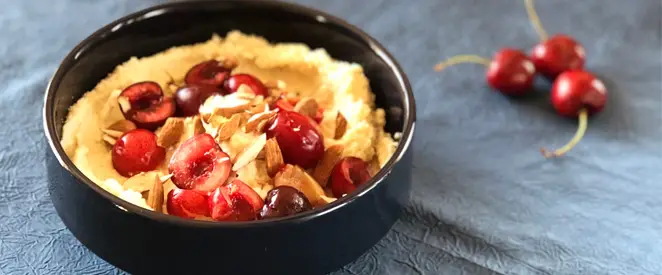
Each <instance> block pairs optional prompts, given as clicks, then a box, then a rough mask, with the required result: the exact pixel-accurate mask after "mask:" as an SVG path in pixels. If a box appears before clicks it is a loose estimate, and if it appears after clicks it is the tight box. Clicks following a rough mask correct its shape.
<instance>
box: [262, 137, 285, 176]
mask: <svg viewBox="0 0 662 275" xmlns="http://www.w3.org/2000/svg"><path fill="white" fill-rule="evenodd" d="M264 155H265V158H266V162H267V174H268V175H269V176H270V177H273V176H275V175H276V173H278V170H280V168H281V167H282V166H283V164H285V162H284V161H283V154H282V152H281V151H280V147H279V146H278V142H277V141H276V138H270V139H269V140H267V143H266V144H265V145H264Z"/></svg>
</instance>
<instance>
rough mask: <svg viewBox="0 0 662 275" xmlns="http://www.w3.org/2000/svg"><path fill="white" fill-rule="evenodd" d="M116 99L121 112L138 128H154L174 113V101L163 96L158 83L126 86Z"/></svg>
mask: <svg viewBox="0 0 662 275" xmlns="http://www.w3.org/2000/svg"><path fill="white" fill-rule="evenodd" d="M117 101H118V102H119V104H120V109H121V110H122V114H124V117H125V118H126V119H128V120H131V121H133V122H134V123H135V124H136V126H138V128H143V129H148V130H155V129H156V128H158V127H159V126H161V125H163V123H165V121H166V119H168V118H169V117H171V116H172V115H174V114H175V109H176V106H175V101H174V100H173V99H172V98H171V97H165V96H164V95H163V90H162V89H161V86H159V84H158V83H156V82H153V81H145V82H138V83H134V84H132V85H130V86H129V87H126V88H125V89H124V90H123V91H122V93H120V95H119V97H118V98H117Z"/></svg>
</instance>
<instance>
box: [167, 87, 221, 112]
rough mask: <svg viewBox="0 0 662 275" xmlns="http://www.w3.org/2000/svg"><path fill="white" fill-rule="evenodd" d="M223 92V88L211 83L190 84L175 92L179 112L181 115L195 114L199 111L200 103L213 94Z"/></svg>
mask: <svg viewBox="0 0 662 275" xmlns="http://www.w3.org/2000/svg"><path fill="white" fill-rule="evenodd" d="M215 94H222V92H221V90H220V89H218V88H216V87H214V86H209V85H195V84H188V85H185V86H182V87H180V88H179V89H177V92H175V102H176V103H177V112H178V113H179V115H181V116H194V115H197V114H198V113H199V110H200V105H202V104H203V103H205V100H207V98H209V97H210V96H212V95H215Z"/></svg>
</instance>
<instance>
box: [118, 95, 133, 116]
mask: <svg viewBox="0 0 662 275" xmlns="http://www.w3.org/2000/svg"><path fill="white" fill-rule="evenodd" d="M117 102H118V103H119V104H120V109H122V112H123V113H125V114H126V113H127V112H128V111H129V110H131V101H129V99H128V98H127V97H125V96H118V97H117Z"/></svg>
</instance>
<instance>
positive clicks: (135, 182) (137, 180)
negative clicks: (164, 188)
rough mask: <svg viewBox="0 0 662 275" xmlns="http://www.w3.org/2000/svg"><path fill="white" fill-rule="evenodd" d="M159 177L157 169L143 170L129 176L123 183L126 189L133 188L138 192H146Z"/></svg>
mask: <svg viewBox="0 0 662 275" xmlns="http://www.w3.org/2000/svg"><path fill="white" fill-rule="evenodd" d="M158 179H159V173H158V172H156V171H148V172H142V173H138V174H135V175H133V176H132V177H130V178H128V179H127V180H126V181H124V183H122V187H124V189H131V190H133V191H136V192H145V191H147V190H150V188H152V186H153V185H154V181H155V180H158Z"/></svg>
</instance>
